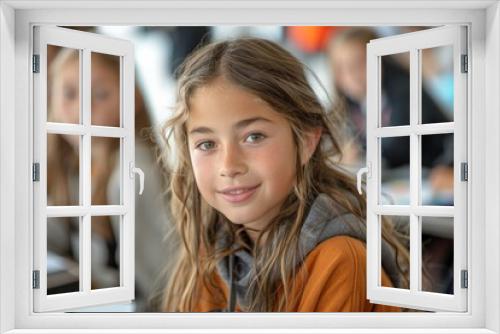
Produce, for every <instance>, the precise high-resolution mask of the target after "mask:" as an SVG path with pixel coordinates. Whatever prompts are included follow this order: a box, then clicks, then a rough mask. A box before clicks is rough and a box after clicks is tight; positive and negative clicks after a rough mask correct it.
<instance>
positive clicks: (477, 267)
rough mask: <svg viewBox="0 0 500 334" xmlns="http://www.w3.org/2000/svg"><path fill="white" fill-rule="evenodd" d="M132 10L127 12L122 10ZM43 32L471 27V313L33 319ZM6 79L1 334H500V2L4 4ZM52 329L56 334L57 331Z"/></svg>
mask: <svg viewBox="0 0 500 334" xmlns="http://www.w3.org/2000/svg"><path fill="white" fill-rule="evenodd" d="M63 6H64V8H65V9H63V8H62V7H63ZM122 6H126V7H127V8H120V7H122ZM68 7H71V8H68ZM47 8H50V10H47ZM138 8H139V9H138ZM34 24H67V25H72V24H74V25H113V24H116V25H191V24H193V25H202V24H207V25H212V24H234V25H239V24H241V25H246V24H248V25H250V24H282V25H289V24H293V25H310V24H322V25H436V24H467V25H469V27H470V29H471V41H470V43H471V49H470V52H471V57H470V59H471V64H470V70H471V75H472V82H471V86H472V87H473V89H471V90H469V101H470V102H469V110H471V112H470V113H469V114H468V133H469V134H470V140H469V141H468V150H469V152H471V156H470V159H469V163H470V165H469V177H470V182H469V189H468V198H469V199H470V201H469V203H468V220H469V221H470V222H472V223H471V224H469V230H468V235H470V238H469V240H468V246H469V247H468V258H469V259H470V260H471V263H470V264H471V265H470V267H469V269H470V273H471V274H470V275H469V289H468V293H469V298H468V312H467V313H459V314H457V313H436V314H415V313H411V314H405V313H400V314H373V313H370V314H360V313H353V314H343V313H335V314H319V313H314V314H312V313H308V314H290V313H287V314H224V313H218V314H214V313H208V314H158V313H156V314H65V313H49V314H34V313H33V312H32V311H31V310H32V309H33V308H32V298H31V296H32V291H31V289H30V288H29V287H30V286H31V268H32V263H30V261H31V260H30V254H31V253H30V252H31V249H30V247H32V246H31V245H32V241H33V240H32V237H31V236H32V233H31V232H32V230H31V224H32V221H33V212H32V211H31V210H30V207H31V204H32V203H31V195H30V194H32V182H31V178H30V176H31V163H32V161H31V157H32V151H31V145H30V143H31V140H32V126H33V125H32V119H31V115H30V104H31V103H32V99H31V98H30V97H31V96H32V91H31V87H32V83H31V78H30V77H31V76H30V75H28V74H29V73H30V68H31V62H30V55H31V46H30V40H31V31H32V29H31V27H32V26H33V25H34ZM12 64H15V68H14V67H13V66H12ZM486 68H487V69H488V70H487V71H485V69H486ZM0 76H1V77H0V107H1V108H0V158H1V165H0V185H1V189H0V238H1V239H0V240H1V242H0V272H1V276H0V333H2V334H3V333H17V334H18V333H47V332H61V333H62V332H64V333H76V332H78V333H111V332H114V333H116V332H121V331H120V329H128V331H127V332H128V333H145V332H151V333H152V332H153V331H154V330H152V328H170V330H167V329H165V330H163V332H170V333H172V332H180V331H181V330H175V328H178V329H180V328H183V329H190V331H189V332H204V333H215V332H217V333H220V332H245V333H249V332H292V331H293V332H295V333H299V332H304V333H313V332H318V333H319V332H321V333H326V332H331V333H340V332H346V331H349V332H353V330H352V329H356V332H360V333H386V332H388V331H389V328H390V329H391V330H390V331H391V332H398V333H399V332H405V331H407V332H412V333H457V332H461V333H465V332H467V333H469V332H474V333H499V332H500V319H499V317H498V314H500V280H499V278H500V260H499V258H500V257H499V255H500V251H499V250H500V228H499V226H498V222H499V221H500V205H499V204H498V203H499V202H500V178H499V176H498V171H499V170H500V160H499V155H500V154H499V153H500V152H499V147H500V131H498V128H499V126H500V117H499V113H498V110H499V109H500V94H498V92H499V91H500V6H499V3H498V1H455V2H450V1H440V0H435V1H432V2H427V1H426V2H422V1H413V0H408V1H379V2H374V1H362V0H360V1H321V0H316V1H307V2H306V1H304V2H298V1H295V2H293V1H292V2H282V1H276V0H269V1H263V2H260V1H246V0H241V1H235V2H225V1H212V2H204V1H195V0H185V1H184V2H168V3H166V2H159V1H144V2H141V1H133V0H131V1H127V2H116V1H106V0H103V1H97V2H96V1H72V2H69V1H65V2H60V1H44V0H39V1H16V0H10V1H8V0H5V1H2V2H0ZM13 125H15V126H13ZM486 180H487V182H486ZM13 192H14V196H13V195H12V194H13ZM472 226H473V227H472ZM13 254H15V255H14V256H13ZM486 263H487V264H488V265H485V264H486ZM486 291H487V293H486ZM145 327H147V328H149V330H146V329H144V328H145ZM48 328H50V329H51V330H50V331H48V330H47V329H48ZM87 328H93V329H87ZM141 328H142V329H141ZM204 328H205V329H204ZM221 328H226V329H225V330H224V329H221ZM280 328H281V329H283V328H286V329H288V330H285V331H283V330H280ZM56 329H59V330H56ZM113 329H114V330H113ZM244 329H245V330H244ZM248 329H250V330H248ZM259 329H261V330H259ZM314 329H316V330H314ZM156 332H158V331H156Z"/></svg>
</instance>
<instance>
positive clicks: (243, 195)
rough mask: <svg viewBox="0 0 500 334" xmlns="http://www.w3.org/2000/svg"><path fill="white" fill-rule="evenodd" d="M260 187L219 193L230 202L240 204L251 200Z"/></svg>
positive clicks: (233, 189) (230, 189)
mask: <svg viewBox="0 0 500 334" xmlns="http://www.w3.org/2000/svg"><path fill="white" fill-rule="evenodd" d="M259 186H260V184H259V185H256V186H253V187H240V188H227V189H224V190H222V191H220V192H219V194H221V195H222V197H224V199H226V200H227V201H228V202H231V203H240V202H243V201H245V200H247V199H249V198H250V197H251V196H252V195H253V194H254V193H255V191H256V190H257V188H258V187H259Z"/></svg>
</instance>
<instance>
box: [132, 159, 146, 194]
mask: <svg viewBox="0 0 500 334" xmlns="http://www.w3.org/2000/svg"><path fill="white" fill-rule="evenodd" d="M135 174H138V175H139V195H142V193H143V191H144V172H143V171H142V169H140V168H139V167H135V166H134V162H133V161H131V162H130V178H131V179H133V178H135Z"/></svg>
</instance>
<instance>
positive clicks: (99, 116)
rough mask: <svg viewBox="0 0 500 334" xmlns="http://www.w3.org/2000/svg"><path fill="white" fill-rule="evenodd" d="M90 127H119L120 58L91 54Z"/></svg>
mask: <svg viewBox="0 0 500 334" xmlns="http://www.w3.org/2000/svg"><path fill="white" fill-rule="evenodd" d="M91 62H92V82H91V86H92V104H91V105H92V107H91V108H92V116H91V122H92V125H102V126H113V127H119V126H120V124H121V123H120V101H121V99H120V57H118V56H112V55H107V54H103V53H96V52H92V60H91Z"/></svg>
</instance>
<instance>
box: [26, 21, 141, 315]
mask: <svg viewBox="0 0 500 334" xmlns="http://www.w3.org/2000/svg"><path fill="white" fill-rule="evenodd" d="M51 51H55V52H53V53H56V52H59V53H63V52H64V53H66V55H65V56H66V62H68V63H69V61H68V60H67V59H69V58H70V57H72V59H73V62H72V64H73V66H74V67H73V71H72V72H71V70H68V69H67V67H64V71H70V72H71V73H72V74H73V76H71V75H70V76H66V77H65V79H64V80H68V78H71V79H72V80H73V82H72V86H71V87H73V90H71V88H67V87H66V88H65V89H64V90H63V93H62V94H64V97H65V98H66V100H65V101H66V103H67V101H68V99H69V98H74V99H75V101H76V102H75V104H74V105H64V106H63V107H62V108H61V110H64V111H63V115H62V116H61V115H60V117H58V118H57V117H53V115H52V114H51V110H52V109H51V107H54V106H51V105H52V104H53V101H51V98H50V96H51V95H50V94H51V93H50V90H51V89H52V88H53V87H51V86H54V85H55V84H57V82H55V83H54V84H52V81H51V80H55V79H53V78H52V76H53V75H55V73H52V71H51V70H52V68H51V67H52V66H56V65H55V64H54V62H56V61H54V62H52V61H51V57H48V55H50V53H51ZM98 54H104V55H106V56H107V57H115V60H116V62H115V63H116V73H115V75H117V76H119V80H117V81H116V82H119V84H118V85H119V87H117V91H118V92H119V94H117V97H116V103H117V105H118V106H119V107H117V108H116V115H115V117H116V120H117V121H116V123H114V124H107V123H106V121H105V120H103V119H102V118H99V117H100V116H99V115H97V114H93V112H94V110H92V109H93V103H92V101H93V99H94V94H97V95H98V94H106V92H98V91H94V87H92V86H93V84H94V83H95V81H96V80H107V78H105V77H101V78H98V77H96V78H95V80H94V77H93V76H94V73H93V67H92V62H93V61H94V56H96V55H98ZM58 58H61V57H58ZM62 58H64V57H62ZM58 61H60V60H58ZM110 66H111V65H110ZM59 71H63V70H62V67H61V69H59ZM61 80H62V79H61ZM33 82H34V87H33V101H34V140H33V146H34V157H33V158H34V160H33V162H34V164H33V181H34V216H33V217H34V240H33V241H34V254H33V258H34V263H33V289H34V290H33V292H34V293H33V295H34V303H33V305H34V311H35V312H43V311H63V310H70V309H75V308H81V307H87V306H98V305H103V304H110V303H118V302H129V301H131V300H133V299H134V202H135V197H134V191H135V190H134V189H135V184H134V174H135V173H138V174H139V175H140V176H141V180H140V181H141V188H142V184H143V174H142V171H140V170H139V169H138V168H135V166H134V159H135V158H134V154H135V153H134V50H133V45H132V44H131V43H130V42H129V41H125V40H119V39H115V38H109V37H104V36H101V35H97V34H93V33H87V32H81V31H75V30H70V29H64V28H59V27H46V26H41V27H35V30H34V45H33ZM96 98H99V96H97V97H96ZM70 113H72V114H71V115H72V116H68V115H69V114H70ZM118 119H119V121H118ZM62 137H64V138H65V141H66V142H68V143H71V144H72V145H71V146H73V149H74V150H75V151H76V152H78V154H77V155H78V159H76V162H75V161H67V160H70V159H69V157H67V156H66V155H65V154H64V153H62V152H63V151H59V154H60V155H59V159H62V160H63V161H65V162H64V163H68V164H69V163H74V164H76V168H75V169H76V170H77V171H78V173H77V174H78V175H76V176H74V177H73V176H72V179H71V180H67V179H65V180H64V182H67V183H68V184H72V193H71V194H70V196H69V197H71V199H70V198H69V197H68V200H67V201H61V202H58V201H57V200H54V199H53V198H52V199H51V197H50V196H49V195H48V186H50V184H48V175H49V174H50V173H52V174H55V175H53V176H52V182H53V180H54V178H63V177H67V176H66V175H63V174H57V173H53V171H50V170H48V154H49V152H50V151H51V150H54V149H60V147H55V144H54V143H55V142H56V141H54V140H53V139H55V138H62ZM102 142H113V144H114V145H117V147H119V149H117V151H118V153H117V156H116V158H115V159H116V160H115V161H117V166H119V168H118V173H117V174H119V177H118V178H117V179H119V181H118V182H117V183H119V187H116V188H117V189H118V190H117V191H116V193H117V196H116V198H117V199H116V202H115V203H104V204H105V205H99V203H96V202H95V201H94V198H93V195H92V194H93V191H92V189H93V188H96V187H106V186H107V185H106V184H99V182H100V181H99V180H98V179H97V178H96V179H93V175H94V173H93V171H92V168H93V165H94V164H93V161H92V159H97V158H95V157H94V155H93V154H92V150H94V149H95V150H97V149H98V147H99V146H98V145H99V143H102ZM51 146H54V147H51ZM104 158H105V157H100V159H104ZM73 160H75V159H73ZM101 183H104V182H102V181H101ZM141 192H142V189H141ZM101 204H102V203H101ZM100 217H101V218H102V217H109V220H108V221H113V222H114V223H115V224H114V226H113V228H114V231H115V232H114V233H115V234H116V236H117V239H118V240H117V243H118V247H117V248H116V249H117V251H116V256H115V258H116V262H117V263H118V267H119V269H118V270H117V271H116V280H115V281H114V282H112V283H110V284H108V286H105V287H104V288H103V287H102V286H101V287H100V288H95V286H94V283H93V280H92V279H91V278H92V277H93V276H94V274H98V273H96V272H92V270H96V269H95V266H94V264H95V263H93V261H96V262H97V259H96V258H94V256H95V254H94V253H95V250H94V249H93V246H92V244H93V242H92V239H93V238H94V236H95V233H93V232H94V231H93V229H96V230H99V229H100V228H102V226H99V224H102V222H103V219H100ZM111 218H112V219H111ZM68 222H71V224H72V226H73V227H72V230H73V231H76V232H75V233H73V234H72V237H71V238H70V239H69V240H68V242H70V243H71V244H72V245H73V246H74V247H73V248H74V253H76V256H74V257H75V258H76V260H75V261H73V263H72V264H71V265H70V264H68V263H65V265H64V268H65V269H66V272H64V273H61V272H59V273H58V272H57V268H56V269H54V267H57V263H58V262H61V261H67V259H65V258H64V257H58V256H55V255H54V253H53V252H52V251H50V250H48V242H47V240H48V238H57V236H56V235H54V234H53V233H52V231H48V230H49V228H48V227H50V228H51V229H52V228H54V230H55V231H58V230H59V231H60V230H63V231H67V229H68V226H69V223H68ZM64 236H66V235H64ZM75 249H76V251H75ZM68 267H69V268H73V269H72V270H68ZM53 272H55V274H54V273H53ZM71 274H72V275H71ZM49 275H52V276H50V277H51V279H52V278H56V279H57V278H58V279H60V280H63V281H64V280H65V279H66V280H68V277H69V278H71V277H73V280H72V283H73V288H72V289H70V290H69V291H68V289H66V290H65V291H64V292H61V291H54V290H53V291H50V289H49V283H50V282H49V279H48V277H49Z"/></svg>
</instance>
